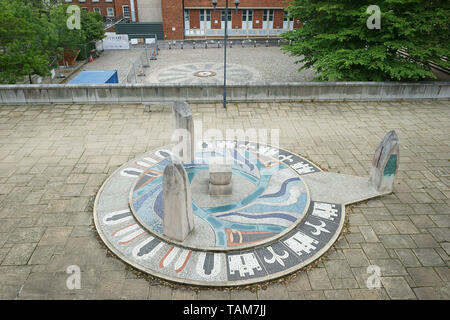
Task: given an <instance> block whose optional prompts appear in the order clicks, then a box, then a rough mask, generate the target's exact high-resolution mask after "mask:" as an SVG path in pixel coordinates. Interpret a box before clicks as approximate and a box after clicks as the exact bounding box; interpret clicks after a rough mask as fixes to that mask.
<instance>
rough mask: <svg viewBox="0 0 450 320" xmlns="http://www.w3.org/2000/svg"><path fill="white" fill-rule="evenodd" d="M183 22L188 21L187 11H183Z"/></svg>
mask: <svg viewBox="0 0 450 320" xmlns="http://www.w3.org/2000/svg"><path fill="white" fill-rule="evenodd" d="M184 21H189V10H184Z"/></svg>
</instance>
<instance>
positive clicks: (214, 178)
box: [209, 163, 233, 196]
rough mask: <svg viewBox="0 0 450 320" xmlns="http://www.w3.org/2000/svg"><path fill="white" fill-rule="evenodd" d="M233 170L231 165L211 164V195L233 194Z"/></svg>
mask: <svg viewBox="0 0 450 320" xmlns="http://www.w3.org/2000/svg"><path fill="white" fill-rule="evenodd" d="M232 177H233V173H232V169H231V165H229V164H217V163H211V164H209V194H210V195H212V196H225V195H230V194H232V192H233V186H232V184H231V183H232Z"/></svg>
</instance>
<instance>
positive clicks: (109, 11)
mask: <svg viewBox="0 0 450 320" xmlns="http://www.w3.org/2000/svg"><path fill="white" fill-rule="evenodd" d="M111 13H112V14H111ZM106 15H107V16H108V17H114V8H113V7H106Z"/></svg>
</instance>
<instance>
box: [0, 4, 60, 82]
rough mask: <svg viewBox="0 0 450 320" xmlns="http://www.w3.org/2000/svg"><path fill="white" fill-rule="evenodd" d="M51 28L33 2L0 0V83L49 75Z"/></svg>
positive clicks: (52, 34) (52, 33)
mask: <svg viewBox="0 0 450 320" xmlns="http://www.w3.org/2000/svg"><path fill="white" fill-rule="evenodd" d="M54 37H55V33H54V29H53V27H52V26H51V25H50V24H49V23H48V21H47V19H46V17H45V16H41V15H40V14H39V12H38V11H37V10H35V8H34V7H33V4H32V3H29V2H27V1H25V0H15V1H9V0H0V83H16V82H17V81H23V80H24V77H25V76H27V75H32V74H37V75H40V76H45V75H48V74H49V65H48V64H49V58H50V54H51V52H50V51H49V43H51V42H52V41H54Z"/></svg>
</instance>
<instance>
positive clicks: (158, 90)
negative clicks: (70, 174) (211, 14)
mask: <svg viewBox="0 0 450 320" xmlns="http://www.w3.org/2000/svg"><path fill="white" fill-rule="evenodd" d="M222 95H223V87H222V85H217V84H201V85H190V84H161V83H156V84H152V83H145V84H143V83H139V84H100V85H69V84H65V85H60V84H28V85H0V104H10V105H14V104H48V103H79V104H84V103H89V104H93V103H98V104H104V103H119V104H120V103H166V102H172V101H175V100H180V99H184V100H186V101H188V102H212V103H215V102H221V101H222V99H223V96H222ZM227 99H228V101H230V102H253V101H267V102H277V101H280V102H281V101H374V100H377V101H383V100H419V99H420V100H422V99H450V82H418V83H407V82H405V83H402V82H293V83H277V82H271V83H251V84H232V85H229V86H227Z"/></svg>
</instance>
